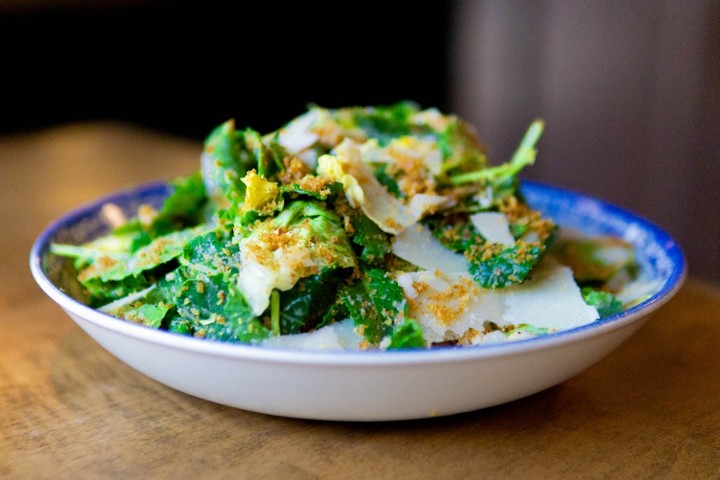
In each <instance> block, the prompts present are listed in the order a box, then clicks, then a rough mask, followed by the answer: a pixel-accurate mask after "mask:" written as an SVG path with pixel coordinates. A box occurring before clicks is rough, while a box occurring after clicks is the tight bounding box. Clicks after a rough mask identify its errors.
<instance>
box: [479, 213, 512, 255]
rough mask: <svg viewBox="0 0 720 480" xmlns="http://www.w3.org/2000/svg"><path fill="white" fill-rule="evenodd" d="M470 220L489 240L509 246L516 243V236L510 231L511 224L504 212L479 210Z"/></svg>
mask: <svg viewBox="0 0 720 480" xmlns="http://www.w3.org/2000/svg"><path fill="white" fill-rule="evenodd" d="M470 221H471V222H472V224H473V226H474V227H475V229H476V230H477V231H478V232H480V235H482V236H483V237H484V238H485V240H487V241H488V242H490V243H499V244H501V245H505V246H507V247H511V246H513V245H514V244H515V238H514V237H513V236H512V233H510V224H509V223H508V219H507V217H506V216H505V215H504V214H503V213H500V212H478V213H474V214H472V215H470Z"/></svg>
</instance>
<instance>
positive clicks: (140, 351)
mask: <svg viewBox="0 0 720 480" xmlns="http://www.w3.org/2000/svg"><path fill="white" fill-rule="evenodd" d="M522 192H523V194H524V195H525V197H526V199H527V200H528V202H529V203H530V204H531V205H532V206H533V207H534V208H536V209H538V210H540V211H541V212H543V213H544V214H545V215H547V216H549V217H550V218H552V219H553V220H554V221H555V222H556V223H557V224H559V225H560V226H561V227H569V228H573V229H576V230H579V231H580V232H582V233H586V234H590V235H594V234H609V235H614V236H618V237H622V238H624V239H626V240H628V241H630V242H631V243H632V244H633V245H634V246H635V248H636V250H637V258H638V260H639V262H640V264H641V265H642V268H643V271H644V272H645V274H646V275H647V276H648V278H649V279H650V280H651V281H652V282H654V284H655V285H656V287H655V288H654V290H653V292H652V295H651V296H650V297H649V298H648V299H646V300H644V301H643V302H642V303H640V304H638V305H636V306H634V307H632V308H630V309H628V310H626V311H624V312H622V313H620V314H616V315H613V316H611V317H607V318H602V319H600V320H598V321H596V322H593V323H591V324H589V325H585V326H582V327H578V328H574V329H570V330H565V331H561V332H558V333H554V334H550V335H546V336H539V337H534V338H529V339H526V340H518V341H513V342H506V343H502V344H489V345H481V346H476V347H442V348H436V349H428V350H408V351H376V352H328V351H315V352H314V351H295V350H284V349H279V348H267V347H260V346H250V345H237V344H227V343H221V342H215V341H210V340H203V339H198V338H193V337H187V336H182V335H180V334H174V333H169V332H166V331H159V330H154V329H151V328H148V327H145V326H142V325H138V324H134V323H129V322H127V321H123V320H119V319H117V318H114V317H111V316H109V315H106V314H103V313H101V312H99V311H97V310H94V309H92V308H90V307H88V306H86V305H84V304H83V303H81V302H80V301H77V300H75V299H74V298H73V289H74V288H75V285H74V279H73V275H72V273H71V271H70V269H69V268H68V262H67V261H66V260H64V259H62V258H56V257H54V256H51V255H49V254H48V249H49V245H50V243H51V242H54V241H60V242H74V243H80V242H84V241H87V240H89V239H92V238H94V237H96V236H98V235H100V234H102V233H105V232H106V231H107V229H108V226H107V225H106V224H105V222H104V220H103V216H102V214H101V208H102V206H103V205H104V204H105V203H107V202H113V203H115V204H116V205H118V206H120V207H121V208H122V209H124V210H125V212H126V214H128V215H132V214H134V213H135V211H136V209H137V207H138V206H139V205H140V204H141V203H147V202H150V203H153V204H156V205H158V204H159V203H160V202H161V201H162V199H163V198H164V197H165V196H166V195H167V193H168V187H167V185H166V184H163V183H152V184H146V185H142V186H139V187H137V188H134V189H131V190H127V191H122V192H118V193H114V194H112V195H109V196H107V197H105V198H101V199H98V200H97V201H95V202H93V203H91V204H88V205H85V206H82V207H81V208H78V209H76V210H74V211H72V212H70V213H68V214H66V215H64V216H63V217H62V218H60V219H58V220H57V221H55V222H53V223H52V224H50V225H49V226H48V227H47V228H46V229H45V230H44V231H43V232H42V233H41V234H40V235H39V236H38V238H37V240H36V241H35V243H34V245H33V247H32V251H31V254H30V267H31V271H32V274H33V276H34V278H35V280H36V281H37V283H38V284H39V286H40V287H41V288H42V290H43V291H44V292H45V293H46V294H47V295H48V296H49V297H50V298H51V299H52V300H54V301H55V302H57V304H58V305H59V306H60V307H61V308H62V309H63V310H64V311H65V312H67V314H68V315H69V316H70V317H72V319H73V320H74V321H75V322H76V323H77V325H79V326H80V328H82V329H83V330H84V331H85V332H87V334H88V335H89V336H90V337H92V338H93V339H94V340H95V341H97V343H99V344H100V345H101V346H102V347H104V348H105V349H107V350H108V351H109V352H110V353H112V354H113V355H115V356H116V357H117V358H118V359H119V360H120V361H122V362H125V363H126V364H127V365H129V366H131V367H132V368H134V369H136V370H137V371H139V372H141V373H143V374H145V375H147V376H148V377H150V378H152V379H154V380H156V381H158V382H160V383H162V384H164V385H167V386H169V387H172V388H173V389H176V390H179V391H181V392H185V393H187V394H190V395H193V396H196V397H200V398H203V399H206V400H209V401H212V402H216V403H219V404H223V405H228V406H231V407H236V408H240V409H245V410H249V411H254V412H260V413H265V414H272V415H279V416H286V417H296V418H305V419H320V420H347V421H381V420H405V419H417V418H424V417H432V416H442V415H451V414H456V413H461V412H467V411H472V410H477V409H481V408H485V407H490V406H493V405H498V404H501V403H505V402H509V401H512V400H516V399H519V398H522V397H525V396H527V395H531V394H534V393H536V392H539V391H542V390H544V389H547V388H549V387H552V386H554V385H557V384H559V383H561V382H563V381H565V380H567V379H569V378H571V377H573V376H575V375H577V374H579V373H581V372H582V371H583V370H585V369H587V368H588V367H590V366H591V365H593V364H595V363H597V362H598V361H599V360H601V359H602V358H603V357H605V356H607V355H608V354H610V353H611V352H612V351H613V350H614V349H615V348H616V347H618V346H619V345H620V344H621V343H622V342H623V341H624V340H626V339H627V338H629V337H630V336H631V335H632V334H633V333H634V332H636V331H637V330H638V329H639V328H640V327H641V326H642V325H643V323H644V322H645V321H646V320H647V319H648V318H649V316H650V314H652V313H653V312H654V311H655V310H656V309H658V308H659V307H661V306H662V305H663V304H665V303H666V302H667V301H668V300H670V298H671V297H672V296H673V295H674V294H675V293H676V292H677V291H678V289H679V288H680V286H681V284H682V283H683V280H684V278H685V273H686V266H685V261H684V258H683V254H682V251H681V249H680V247H679V246H678V244H677V243H676V242H675V241H674V240H673V239H672V238H671V237H670V236H669V235H668V234H667V233H666V232H665V231H664V230H662V229H661V228H659V227H658V226H656V225H654V224H653V223H651V222H649V221H648V220H646V219H644V218H641V217H639V216H638V215H636V214H634V213H632V212H629V211H627V210H625V209H622V208H618V207H617V206H614V205H611V204H609V203H607V202H604V201H602V200H600V199H597V198H593V197H590V196H587V195H584V194H581V193H577V192H572V191H568V190H565V189H560V188H555V187H552V186H549V185H545V184H541V183H536V182H528V181H525V182H523V183H522Z"/></svg>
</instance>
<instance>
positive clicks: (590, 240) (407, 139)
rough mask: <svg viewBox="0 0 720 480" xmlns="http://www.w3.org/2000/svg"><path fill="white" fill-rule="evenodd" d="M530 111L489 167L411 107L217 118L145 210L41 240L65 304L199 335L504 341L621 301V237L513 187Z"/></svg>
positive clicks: (465, 142)
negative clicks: (541, 206) (576, 221)
mask: <svg viewBox="0 0 720 480" xmlns="http://www.w3.org/2000/svg"><path fill="white" fill-rule="evenodd" d="M543 128H544V124H543V122H542V120H536V121H534V122H532V123H531V124H530V126H529V128H528V130H527V132H526V134H525V135H524V137H523V138H522V139H520V142H519V146H518V147H517V149H516V151H515V152H514V154H513V155H512V156H511V158H508V159H507V160H506V161H505V163H499V164H491V162H490V161H489V158H488V154H487V149H486V148H485V147H484V145H483V144H482V143H481V142H480V140H479V137H478V135H477V134H476V132H475V130H474V128H473V126H472V125H470V124H469V123H468V122H467V121H465V120H463V119H462V118H460V117H458V116H456V115H453V114H446V113H443V112H441V111H439V110H438V109H436V108H424V109H423V108H421V107H420V106H418V105H417V104H416V103H413V102H399V103H397V104H392V105H382V106H351V107H342V108H323V107H320V106H317V105H311V106H309V107H308V108H307V110H306V111H305V112H303V113H302V114H301V115H299V116H298V117H296V118H294V119H292V120H290V121H289V122H287V123H286V124H284V125H283V126H281V127H280V128H278V129H277V130H275V131H272V132H269V133H261V132H258V131H256V130H254V129H252V128H238V127H237V126H236V124H235V121H234V120H233V119H230V120H227V121H226V122H224V123H222V124H220V125H218V126H217V127H215V128H214V129H213V130H212V131H211V132H210V133H209V135H208V136H207V138H206V139H205V142H204V145H203V148H202V153H201V155H200V165H199V167H198V169H197V170H196V171H194V172H193V173H191V174H190V175H187V176H181V177H177V178H175V179H174V180H172V181H170V182H168V185H169V194H168V195H167V196H166V197H165V198H164V199H163V202H162V203H161V204H159V205H151V204H144V205H141V206H140V207H139V208H138V210H137V212H136V213H133V214H132V215H125V214H124V213H123V211H122V210H120V209H119V208H118V207H117V206H115V205H113V204H107V205H105V206H104V207H103V213H104V215H105V218H106V219H107V220H108V221H109V223H110V224H111V229H110V231H109V233H107V234H105V235H104V236H101V237H99V238H96V239H94V240H92V241H89V242H87V243H84V244H81V245H72V244H67V243H53V244H52V245H51V248H50V253H51V254H53V255H56V256H60V257H66V258H67V259H68V261H69V262H71V266H72V268H73V272H74V273H73V275H74V276H76V279H77V281H78V282H79V284H80V285H81V287H82V291H83V301H84V302H85V303H86V304H87V305H89V306H91V307H93V308H96V309H98V310H100V311H102V312H104V313H107V314H109V315H112V316H115V317H117V318H119V319H123V320H125V321H129V322H135V323H139V324H142V325H145V326H147V327H151V328H155V329H161V330H166V331H169V332H174V333H176V334H181V335H190V336H194V337H198V338H203V339H207V340H215V341H222V342H234V343H242V344H252V345H263V346H268V347H270V346H274V347H285V348H301V349H324V350H329V349H330V350H388V349H408V348H435V347H438V346H469V345H479V344H485V343H491V342H505V341H512V340H517V339H522V338H528V337H533V336H538V335H547V334H549V333H553V332H557V331H561V330H566V329H569V328H574V327H577V326H581V325H585V324H588V323H591V322H594V321H596V320H598V319H599V318H602V317H606V316H609V315H613V314H615V313H618V312H621V311H623V310H624V309H626V308H628V307H629V306H630V305H631V304H632V303H633V302H636V301H637V300H633V296H632V295H629V294H628V291H629V289H630V286H631V285H632V283H633V282H634V281H635V279H636V278H637V275H638V269H639V268H638V265H637V264H636V261H635V257H634V252H633V248H632V245H630V244H629V243H627V242H625V241H623V240H621V239H618V238H611V237H589V236H586V235H585V236H584V235H581V234H579V233H577V232H572V231H566V230H565V229H562V228H560V227H559V226H558V225H556V224H555V223H554V222H553V221H552V220H551V219H549V218H546V217H545V216H543V215H542V214H541V213H540V212H539V211H536V210H534V209H533V208H532V207H531V205H529V204H528V203H527V202H526V200H525V199H524V198H523V195H522V191H521V188H520V180H519V174H520V172H521V171H522V170H523V169H524V168H525V167H527V166H530V165H532V164H533V163H534V162H535V159H536V155H537V148H536V146H537V143H538V140H539V138H540V136H541V134H542V131H543Z"/></svg>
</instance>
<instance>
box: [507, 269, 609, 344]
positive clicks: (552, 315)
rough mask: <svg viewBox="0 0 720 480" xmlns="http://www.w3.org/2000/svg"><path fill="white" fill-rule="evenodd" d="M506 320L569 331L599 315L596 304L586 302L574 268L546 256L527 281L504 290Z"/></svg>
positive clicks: (595, 318)
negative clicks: (573, 270)
mask: <svg viewBox="0 0 720 480" xmlns="http://www.w3.org/2000/svg"><path fill="white" fill-rule="evenodd" d="M503 295H504V297H505V307H506V310H505V314H504V315H503V319H504V320H505V321H507V322H510V323H513V324H515V325H518V324H522V323H527V324H530V325H533V326H535V327H544V328H549V329H552V330H565V329H568V328H574V327H579V326H580V325H585V324H588V323H591V322H593V321H594V320H597V319H598V318H599V315H598V312H597V310H596V309H595V307H592V306H590V305H588V304H587V303H585V301H584V300H583V297H582V294H581V293H580V288H579V287H578V286H577V284H576V283H575V280H574V279H573V274H572V270H571V269H570V268H569V267H566V266H564V265H561V264H560V263H559V262H557V261H556V260H554V259H553V258H551V257H546V258H545V259H544V260H543V262H542V263H541V264H540V265H539V266H538V267H537V269H535V270H534V271H533V275H532V278H531V279H530V280H528V281H526V282H525V283H522V284H520V285H515V286H512V287H508V288H506V289H504V290H503Z"/></svg>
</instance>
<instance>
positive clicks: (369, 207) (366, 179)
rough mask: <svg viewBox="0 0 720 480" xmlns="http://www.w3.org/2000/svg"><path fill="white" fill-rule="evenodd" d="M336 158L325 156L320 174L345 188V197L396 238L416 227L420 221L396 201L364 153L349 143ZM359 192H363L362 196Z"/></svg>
mask: <svg viewBox="0 0 720 480" xmlns="http://www.w3.org/2000/svg"><path fill="white" fill-rule="evenodd" d="M335 153H336V155H323V156H322V157H320V159H319V165H318V172H319V173H320V174H321V175H325V176H328V177H330V178H332V179H333V180H335V181H338V182H340V183H342V184H343V189H344V190H345V194H346V195H347V196H348V197H349V199H350V200H351V204H352V203H353V202H354V203H355V204H356V205H353V206H359V207H360V208H361V209H362V211H363V213H365V215H367V216H368V217H369V218H370V219H371V220H372V221H373V222H375V223H376V224H377V226H378V227H380V229H382V230H383V231H384V232H387V233H392V234H396V233H398V232H400V231H401V230H402V229H404V228H405V227H407V226H409V225H412V224H413V223H415V222H416V221H417V220H418V218H417V216H416V215H414V214H413V212H412V211H411V210H410V209H409V208H408V207H406V206H405V205H403V203H402V202H400V200H398V199H397V198H395V197H393V196H392V195H391V194H390V193H388V191H387V190H386V189H385V187H384V186H383V185H382V184H381V183H380V182H379V181H378V180H377V178H375V175H373V172H372V170H370V167H369V166H368V165H367V164H366V163H365V162H364V161H363V160H362V157H361V156H360V149H359V148H358V146H357V144H356V143H355V142H353V141H352V140H350V139H347V138H346V139H345V140H343V142H342V143H341V144H340V145H338V146H337V148H336V149H335ZM358 188H359V189H360V192H358Z"/></svg>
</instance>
